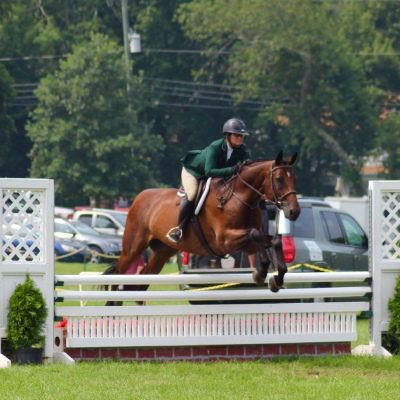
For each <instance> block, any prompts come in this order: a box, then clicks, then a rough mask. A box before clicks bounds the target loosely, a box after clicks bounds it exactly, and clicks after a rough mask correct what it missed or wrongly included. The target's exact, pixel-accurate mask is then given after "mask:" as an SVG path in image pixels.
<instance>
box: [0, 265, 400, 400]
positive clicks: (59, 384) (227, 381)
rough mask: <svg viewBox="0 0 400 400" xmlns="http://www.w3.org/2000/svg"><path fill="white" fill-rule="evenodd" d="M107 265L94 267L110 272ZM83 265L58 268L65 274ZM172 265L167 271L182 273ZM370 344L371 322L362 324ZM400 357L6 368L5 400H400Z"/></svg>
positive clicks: (1, 380) (1, 395)
mask: <svg viewBox="0 0 400 400" xmlns="http://www.w3.org/2000/svg"><path fill="white" fill-rule="evenodd" d="M104 268H105V266H101V265H100V266H93V265H88V266H87V270H90V271H93V270H96V271H102V270H104ZM80 270H82V266H81V265H79V264H78V265H74V264H66V263H58V264H57V266H56V271H57V273H58V274H68V273H79V271H80ZM174 272H176V267H175V266H174V265H173V264H169V265H168V266H167V267H166V269H165V271H164V273H174ZM358 334H359V339H358V340H357V342H355V343H353V345H354V346H355V345H357V344H366V343H368V320H367V319H361V318H360V319H359V320H358ZM399 393H400V357H393V358H391V359H382V358H373V357H351V356H341V357H320V358H311V357H309V358H308V357H306V358H293V359H274V360H264V361H246V362H205V363H189V362H163V363H157V362H117V361H115V362H90V363H89V362H80V363H77V364H76V365H75V366H64V365H60V364H49V365H44V366H13V367H12V368H10V369H5V370H0V399H20V400H24V399H29V400H35V399H43V400H47V399H57V400H64V399H65V400H69V399H74V400H75V399H79V400H81V399H82V400H85V399H90V400H92V399H98V398H101V399H104V400H107V399H113V400H115V399H117V400H123V399H144V400H145V399H151V400H156V399H166V400H167V399H174V400H179V399H185V400H187V399H222V400H223V399H229V400H232V399H279V400H285V399H296V400H302V399H304V400H313V399H318V400H322V399H323V400H325V399H328V400H329V399H332V400H333V399H335V400H336V399H352V400H358V399H360V400H361V399H374V400H375V399H380V400H386V399H388V400H389V399H390V400H391V399H395V398H398V396H399Z"/></svg>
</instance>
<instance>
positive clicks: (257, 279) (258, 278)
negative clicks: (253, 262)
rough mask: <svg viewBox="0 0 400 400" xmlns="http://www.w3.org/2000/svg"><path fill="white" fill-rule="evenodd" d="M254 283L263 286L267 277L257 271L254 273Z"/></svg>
mask: <svg viewBox="0 0 400 400" xmlns="http://www.w3.org/2000/svg"><path fill="white" fill-rule="evenodd" d="M252 276H253V281H254V283H255V284H256V285H258V286H263V285H264V284H265V277H264V278H263V277H262V276H261V275H260V274H259V273H258V272H257V271H253V274H252Z"/></svg>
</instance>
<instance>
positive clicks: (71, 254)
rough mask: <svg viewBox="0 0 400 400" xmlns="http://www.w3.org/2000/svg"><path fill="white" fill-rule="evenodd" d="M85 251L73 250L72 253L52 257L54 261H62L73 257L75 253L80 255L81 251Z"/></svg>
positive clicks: (82, 248)
mask: <svg viewBox="0 0 400 400" xmlns="http://www.w3.org/2000/svg"><path fill="white" fill-rule="evenodd" d="M85 249H86V247H81V248H80V249H78V250H75V251H73V252H72V253H68V254H64V255H63V256H57V257H54V259H55V260H62V259H63V258H67V257H71V256H73V255H75V254H77V253H80V252H81V251H82V250H85Z"/></svg>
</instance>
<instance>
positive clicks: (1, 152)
mask: <svg viewBox="0 0 400 400" xmlns="http://www.w3.org/2000/svg"><path fill="white" fill-rule="evenodd" d="M12 84H13V80H12V78H11V76H10V74H9V73H8V72H7V70H6V69H5V68H4V67H3V66H2V65H0V143H1V146H0V176H8V172H9V169H8V164H9V162H10V161H11V160H12V154H10V152H9V150H8V149H9V146H10V145H11V142H12V138H13V134H14V133H15V127H14V125H13V121H12V118H11V116H10V113H9V111H8V109H7V104H8V103H9V102H10V101H11V100H12V99H13V97H14V90H13V87H12Z"/></svg>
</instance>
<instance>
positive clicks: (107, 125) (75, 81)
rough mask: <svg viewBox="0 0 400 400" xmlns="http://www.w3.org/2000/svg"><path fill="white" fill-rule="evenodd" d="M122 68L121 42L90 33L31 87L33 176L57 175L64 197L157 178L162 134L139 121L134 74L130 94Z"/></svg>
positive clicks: (107, 192)
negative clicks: (85, 41) (35, 102)
mask: <svg viewBox="0 0 400 400" xmlns="http://www.w3.org/2000/svg"><path fill="white" fill-rule="evenodd" d="M125 71H126V63H125V60H124V57H123V54H122V48H121V47H119V46H117V44H116V43H115V42H113V41H112V40H110V39H109V38H107V37H106V36H104V35H102V34H94V35H92V37H91V41H90V42H89V43H88V44H82V45H78V46H76V47H75V48H74V50H73V52H72V54H71V55H70V56H68V58H67V59H66V60H65V61H62V62H61V63H60V68H59V70H57V71H56V72H55V73H54V74H51V75H49V76H47V77H46V78H44V79H43V80H42V81H41V83H40V86H39V88H38V89H37V92H36V96H37V98H38V107H37V108H36V109H35V110H34V112H33V113H32V115H31V117H32V122H31V123H30V124H29V125H28V127H27V130H28V134H29V137H30V138H31V140H32V142H33V147H32V151H31V158H32V168H31V176H32V177H47V178H53V179H55V180H56V183H57V185H56V193H57V197H58V199H59V200H61V201H62V202H63V203H65V202H66V201H69V202H72V203H73V202H75V203H77V202H82V201H85V200H86V201H87V199H88V197H90V196H103V197H105V198H108V199H112V198H115V197H116V196H117V195H118V194H119V193H121V194H123V195H125V196H127V197H130V196H132V195H134V194H136V193H137V192H138V191H139V190H141V189H144V188H145V187H148V186H152V185H155V184H156V182H157V171H156V170H155V169H156V168H153V167H152V166H153V165H156V160H157V157H158V153H159V152H161V151H162V148H163V145H162V140H161V139H160V137H159V136H157V135H154V134H151V133H150V132H149V130H148V129H146V128H144V127H143V126H141V125H140V124H139V123H138V113H139V112H140V110H141V107H142V106H141V94H140V91H139V87H140V85H139V83H140V82H139V81H140V79H139V78H135V79H133V78H132V79H131V80H130V82H129V86H130V94H131V95H130V96H129V95H128V92H127V80H126V73H125Z"/></svg>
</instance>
